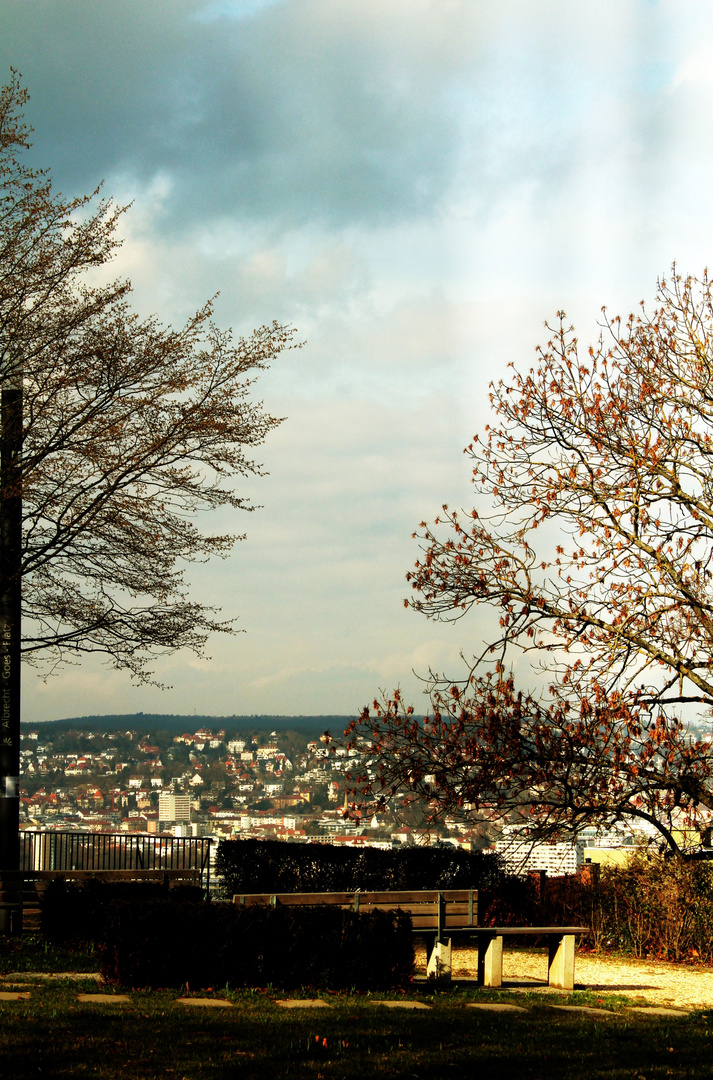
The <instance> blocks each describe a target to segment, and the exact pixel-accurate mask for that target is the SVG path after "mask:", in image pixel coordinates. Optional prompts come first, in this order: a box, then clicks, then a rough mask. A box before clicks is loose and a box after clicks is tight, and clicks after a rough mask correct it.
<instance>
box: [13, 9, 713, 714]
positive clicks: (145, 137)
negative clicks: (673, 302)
mask: <svg viewBox="0 0 713 1080" xmlns="http://www.w3.org/2000/svg"><path fill="white" fill-rule="evenodd" d="M11 67H13V68H15V69H17V70H18V71H19V72H20V73H21V74H22V77H23V81H24V84H25V85H26V86H27V88H28V89H29V92H30V95H31V100H30V102H29V104H28V106H27V109H26V118H27V120H28V121H29V123H30V124H31V125H32V127H33V128H34V136H33V139H34V145H33V148H32V151H31V156H30V158H29V159H28V161H29V162H30V163H32V164H34V165H38V166H43V167H49V168H50V170H51V172H52V176H53V180H54V186H55V189H56V190H58V191H61V192H63V193H64V194H65V195H66V196H74V195H78V194H82V193H86V192H88V191H91V190H93V189H94V188H95V187H96V185H97V184H99V183H100V182H101V181H103V182H104V192H105V193H106V194H107V195H112V196H114V197H115V198H116V199H117V200H118V201H119V202H123V203H126V202H132V204H133V205H132V208H131V210H130V211H129V212H128V213H127V215H126V216H125V218H124V222H123V225H122V235H123V239H124V243H123V247H122V249H121V252H120V254H119V256H118V258H117V260H116V262H115V264H114V267H113V270H114V271H115V272H116V274H120V275H124V276H128V277H130V278H131V280H132V282H133V285H134V294H133V304H134V307H135V309H136V310H137V311H138V312H139V313H140V314H141V315H150V314H156V315H158V316H159V317H160V319H161V320H162V321H164V322H165V323H172V324H180V323H182V322H183V321H184V320H185V319H186V318H188V317H189V316H190V314H192V312H193V311H195V310H196V309H197V308H198V307H199V306H200V305H201V304H202V303H203V302H204V301H205V300H206V299H207V298H208V297H210V296H212V295H214V294H215V293H219V296H218V299H217V302H216V315H217V320H218V322H219V323H220V324H221V325H223V326H232V327H233V328H234V329H235V331H236V332H237V333H239V334H245V335H247V334H249V333H250V332H251V330H252V329H253V328H254V327H257V326H259V325H262V324H263V323H265V322H271V321H272V320H273V319H276V320H277V321H278V322H280V323H287V324H290V325H293V326H294V327H296V330H297V337H298V338H299V340H300V341H303V342H304V347H303V348H302V349H301V350H299V351H291V352H288V353H285V354H282V355H281V356H280V357H279V358H278V359H277V361H276V362H275V364H274V365H273V367H272V368H271V369H270V370H269V371H268V372H266V373H264V374H263V375H262V376H261V378H260V380H259V384H258V387H257V388H256V393H257V395H258V396H259V398H260V399H261V400H263V401H264V403H265V406H266V408H267V409H268V411H270V412H271V413H272V414H273V415H277V416H284V417H285V418H286V419H285V420H284V423H283V424H282V425H281V426H280V428H279V429H277V431H275V432H273V433H272V434H271V435H270V437H269V439H268V441H267V442H266V443H265V445H264V447H262V448H260V453H259V459H260V460H261V461H262V462H263V463H264V466H265V468H266V469H267V470H268V472H269V475H268V476H266V477H263V478H261V479H257V478H251V479H250V480H249V481H245V482H244V483H243V487H242V488H241V489H240V490H241V491H243V492H244V494H245V495H246V496H247V497H249V498H250V499H252V500H253V501H254V502H256V503H258V504H260V505H261V507H262V508H261V509H260V510H259V511H258V512H257V513H255V514H251V515H242V517H241V516H240V515H236V516H235V518H234V519H233V518H230V519H228V518H226V517H220V516H217V517H214V518H212V519H210V520H208V519H206V520H205V521H204V522H203V525H204V527H205V528H207V529H211V530H213V529H215V530H216V531H217V530H219V529H222V528H224V527H225V526H226V523H227V526H228V527H229V528H232V529H234V530H235V531H236V532H243V531H245V532H246V534H247V535H246V539H245V540H244V541H242V542H241V543H240V544H238V545H237V546H236V548H235V550H234V553H233V555H232V556H231V558H230V559H229V560H227V561H224V562H223V561H220V562H217V563H211V564H208V565H206V566H201V567H197V568H193V569H192V570H191V571H190V580H191V583H192V595H193V597H194V598H195V599H198V600H201V601H203V602H205V603H211V604H215V605H218V606H220V607H221V608H222V612H223V616H224V617H226V618H233V617H235V618H237V619H238V622H237V624H236V625H237V626H238V627H239V628H240V629H241V630H242V631H244V633H240V634H238V635H236V636H234V637H226V636H222V635H220V636H218V637H216V638H213V639H212V640H211V641H210V643H209V647H208V654H209V655H208V656H207V657H206V658H203V659H198V658H196V657H194V656H193V655H192V654H184V653H177V654H174V655H172V656H169V657H164V658H162V659H161V660H160V661H159V662H158V663H157V665H156V667H155V670H156V674H157V676H158V678H160V679H161V681H162V682H165V683H169V684H171V686H172V689H169V690H159V689H157V688H154V687H146V686H142V687H135V686H133V685H132V683H131V680H130V679H129V677H128V676H127V675H126V674H124V673H122V672H118V671H115V670H113V669H112V668H110V667H107V666H106V665H103V664H102V663H101V662H100V661H99V660H98V659H94V658H90V659H88V660H85V661H83V662H82V663H81V664H79V665H77V666H71V667H68V668H65V669H63V670H62V671H60V672H59V673H58V674H55V675H53V676H52V677H51V678H49V679H47V680H43V678H41V677H40V676H39V675H38V674H37V673H35V672H33V671H32V670H31V669H30V670H29V671H28V672H27V675H26V678H25V683H24V690H23V693H24V703H23V718H24V719H25V720H28V721H39V720H53V719H57V718H61V717H67V716H77V715H88V714H102V713H116V712H134V711H138V710H142V711H144V712H161V713H192V712H194V711H195V712H197V713H198V714H215V715H234V714H239V715H245V714H247V715H251V714H262V715H265V714H283V715H284V714H287V715H290V714H312V715H313V714H343V715H356V714H357V713H358V712H359V711H360V709H361V708H362V707H363V706H364V705H366V704H368V703H369V702H370V701H371V700H372V699H373V698H374V697H375V696H377V695H378V694H379V692H380V690H386V691H389V690H391V689H393V688H394V687H396V686H400V687H401V689H402V692H403V693H404V695H405V696H406V697H407V698H408V699H409V700H412V701H414V702H415V703H416V704H417V707H419V705H423V704H424V703H423V702H422V698H421V694H422V690H423V681H422V680H423V677H424V676H426V675H427V673H428V670H429V668H432V669H434V670H438V671H446V672H449V673H450V674H451V675H453V676H455V675H459V674H461V673H462V670H463V667H462V665H463V660H462V659H461V653H462V654H463V655H464V656H466V657H467V656H470V655H472V654H473V653H474V652H476V651H478V649H479V646H480V644H481V642H482V639H483V635H484V634H485V633H486V626H487V617H486V616H485V615H481V614H480V613H476V614H474V615H473V614H471V615H470V616H469V617H468V618H467V619H464V620H461V621H459V622H456V623H454V624H443V623H434V622H431V621H429V620H428V619H426V618H425V617H424V616H423V615H420V614H418V613H416V612H414V611H413V610H411V609H408V608H405V607H404V603H403V601H404V598H405V597H407V596H408V593H409V587H408V585H407V583H406V580H405V575H406V572H407V571H408V570H409V568H410V567H411V566H412V565H413V563H414V561H415V560H416V558H417V555H418V546H417V542H416V541H415V540H414V539H413V538H412V533H413V532H414V530H415V529H416V528H417V527H418V525H419V523H420V522H421V521H422V520H429V521H430V520H433V518H434V517H435V516H436V515H437V513H438V511H439V508H440V507H441V505H442V504H443V503H444V502H447V503H449V504H450V505H453V506H468V505H469V504H470V502H471V492H470V482H469V470H468V465H467V461H466V459H465V458H464V457H463V454H462V450H463V448H464V447H465V446H466V445H467V444H468V443H469V442H470V440H471V439H472V437H473V435H475V434H476V433H477V432H479V431H481V432H482V430H483V428H484V426H485V424H486V423H487V422H488V386H489V383H490V382H491V380H493V379H499V378H501V377H504V376H505V375H506V373H507V366H508V364H510V363H513V364H515V366H517V367H526V366H529V365H530V363H531V362H532V361H533V359H534V355H535V353H534V350H535V347H536V345H537V344H538V343H542V342H543V341H544V340H545V335H546V332H545V330H544V326H543V324H544V321H545V320H546V319H551V318H552V317H553V316H554V313H555V312H556V311H557V310H559V309H564V310H565V311H566V312H567V315H568V317H569V318H570V319H571V320H572V321H573V322H574V323H575V325H576V326H577V329H578V331H579V333H580V339H581V340H588V339H590V338H594V337H596V333H597V327H596V321H597V318H598V317H599V313H600V311H601V307H602V305H607V307H608V309H609V310H610V312H617V311H618V312H621V313H622V314H628V312H629V311H631V310H633V309H634V308H635V306H636V304H637V303H638V302H639V301H640V300H642V299H648V300H651V299H653V296H654V293H655V287H656V281H657V278H659V277H660V276H662V275H665V274H666V273H667V272H668V271H669V270H670V268H671V265H672V263H673V262H674V261H675V263H676V264H677V266H678V269H679V270H680V271H682V272H684V273H693V274H700V273H701V272H702V270H703V269H704V268H705V267H706V266H707V265H709V264H710V262H711V253H712V252H713V199H712V198H711V177H712V176H713V124H712V123H711V117H712V116H713V5H712V4H711V3H710V2H709V0H676V2H675V3H673V2H668V0H658V2H657V0H579V2H577V3H573V2H572V0H498V3H492V0H112V3H98V2H96V0H1V2H0V72H2V73H3V74H2V78H1V79H0V81H3V82H5V81H7V78H8V77H9V73H10V68H11Z"/></svg>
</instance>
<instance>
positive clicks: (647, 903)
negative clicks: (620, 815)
mask: <svg viewBox="0 0 713 1080" xmlns="http://www.w3.org/2000/svg"><path fill="white" fill-rule="evenodd" d="M585 869H586V868H585ZM543 911H544V913H545V918H546V919H547V921H548V922H552V923H557V922H560V923H563V924H566V923H570V924H574V923H577V924H580V925H582V926H585V925H586V926H589V927H590V935H589V944H591V945H593V946H594V947H595V948H601V949H614V950H620V951H623V952H628V953H634V954H635V955H636V956H648V955H652V956H659V957H662V958H666V959H670V960H680V959H682V958H685V957H692V958H700V959H701V960H706V961H711V960H713V865H711V864H710V863H709V862H697V861H688V860H685V859H680V858H673V857H667V856H663V855H660V854H657V853H654V852H646V853H637V854H635V855H633V856H632V858H631V859H630V860H629V862H628V863H626V865H624V866H621V867H607V866H603V867H602V868H601V870H600V871H599V870H589V871H588V872H587V873H585V874H580V875H577V876H571V877H566V878H558V879H550V880H549V881H548V882H547V888H546V894H545V898H544V906H543Z"/></svg>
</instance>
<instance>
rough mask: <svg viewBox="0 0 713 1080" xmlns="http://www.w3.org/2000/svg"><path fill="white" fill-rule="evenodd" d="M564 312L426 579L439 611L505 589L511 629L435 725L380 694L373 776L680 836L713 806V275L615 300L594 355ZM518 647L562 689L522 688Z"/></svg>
mask: <svg viewBox="0 0 713 1080" xmlns="http://www.w3.org/2000/svg"><path fill="white" fill-rule="evenodd" d="M548 330H549V331H550V334H551V336H550V339H549V341H548V343H547V345H546V346H545V347H543V348H540V349H538V362H537V364H536V366H534V367H533V368H532V369H530V370H529V371H528V372H527V373H525V374H521V373H519V372H518V371H516V370H514V369H513V371H512V375H511V377H510V378H508V379H506V380H503V381H501V382H499V383H497V384H495V385H493V386H492V388H491V390H492V392H491V402H492V406H493V411H494V421H493V423H492V424H491V425H490V426H489V427H488V428H487V429H486V434H485V437H484V438H483V439H480V438H476V439H474V441H473V443H472V444H471V445H470V446H469V447H468V448H467V449H466V451H465V452H466V454H467V455H468V456H469V458H470V459H471V462H472V465H473V484H474V487H475V491H476V493H477V508H476V509H473V510H472V511H470V512H469V513H464V512H460V513H459V512H456V511H453V510H451V509H449V508H448V507H445V506H444V507H443V512H442V514H441V515H440V516H439V517H438V518H437V519H436V521H435V523H434V525H433V526H428V525H426V524H425V523H422V526H421V529H422V531H421V533H420V534H417V536H418V538H419V539H420V541H421V544H422V555H421V557H420V558H419V560H418V562H417V563H416V566H415V569H414V570H413V571H412V572H411V573H410V574H409V575H408V579H409V580H410V582H411V585H412V587H413V589H414V591H415V594H416V595H415V598H414V599H413V600H412V601H411V605H412V606H413V607H414V608H415V609H416V610H417V611H421V612H423V613H424V614H426V615H427V616H429V617H431V618H435V619H449V620H452V619H459V618H461V617H462V616H464V615H465V614H466V613H467V612H468V611H470V609H471V608H473V607H475V606H477V605H481V604H485V605H488V606H489V607H490V608H491V609H494V610H495V612H496V613H497V616H498V620H499V629H498V631H497V632H496V633H495V634H493V636H492V638H491V639H490V640H488V641H487V642H486V644H485V646H484V648H483V649H482V650H481V652H480V653H479V654H478V655H477V656H476V657H475V659H474V663H473V666H472V667H471V668H470V670H469V672H468V674H467V676H466V677H465V678H464V679H463V680H462V681H460V682H456V683H452V682H450V681H448V680H447V679H445V678H436V677H434V678H432V680H431V683H430V694H431V705H432V710H431V713H430V715H429V717H427V718H426V719H424V720H423V721H420V720H417V719H416V718H415V714H414V712H413V710H412V708H410V707H405V706H404V704H403V703H402V702H401V700H400V696H399V695H398V694H396V695H394V696H393V697H392V698H391V699H385V700H382V701H380V702H375V703H374V707H373V709H371V710H369V709H365V710H364V712H363V713H362V716H361V719H360V720H359V721H358V722H356V723H355V724H354V725H353V727H352V737H353V739H354V740H356V741H358V742H360V744H361V745H362V746H363V745H365V743H364V740H365V739H366V745H367V746H368V747H370V749H371V756H372V768H371V770H370V774H369V775H367V774H365V777H364V778H362V780H363V785H365V786H366V787H369V788H370V789H371V790H372V791H374V792H376V793H377V794H380V795H381V797H386V796H388V794H389V793H390V792H393V791H395V790H397V789H400V788H404V787H406V788H410V789H411V790H412V791H414V792H415V793H417V794H418V795H419V796H421V797H423V798H425V799H426V800H427V802H428V803H429V805H430V807H431V812H432V815H433V816H434V817H436V818H437V817H439V816H442V815H444V814H446V813H451V814H453V813H463V814H466V815H468V814H470V815H472V814H473V813H475V812H481V813H483V814H486V815H489V816H491V817H492V816H495V817H498V816H500V817H504V818H508V819H509V820H512V819H513V818H517V819H518V820H521V821H525V822H527V823H528V825H529V827H530V830H531V832H532V835H534V836H540V837H544V836H555V835H557V834H559V833H561V832H562V831H563V830H570V831H571V830H574V831H577V830H578V829H581V828H582V827H583V826H584V825H586V824H592V823H598V824H601V825H606V824H611V823H613V822H614V821H620V820H622V819H629V820H632V821H634V822H635V821H637V820H639V821H642V822H643V821H645V822H647V823H648V824H649V825H651V826H654V827H655V828H656V829H657V830H658V832H659V833H660V835H661V837H662V838H663V840H664V841H665V843H666V844H667V845H668V847H670V848H671V849H674V850H675V849H676V848H677V846H678V841H677V837H676V830H675V826H676V825H677V823H680V822H681V821H682V820H688V821H689V822H690V823H691V824H692V825H695V823H696V821H697V818H698V816H699V813H700V808H701V807H703V808H707V809H713V777H712V776H711V755H710V751H709V743H708V740H707V738H703V739H702V740H700V739H697V738H695V737H694V736H693V734H691V733H689V729H688V721H689V720H691V719H692V718H693V717H694V715H695V716H697V717H700V718H707V717H708V716H709V715H710V709H711V706H713V282H712V281H711V279H710V278H709V277H708V275H707V273H706V274H704V276H703V277H702V278H701V279H700V280H698V279H695V278H690V277H689V278H682V277H681V276H679V275H678V274H677V273H676V271H675V268H674V270H673V272H672V276H671V278H670V280H668V281H666V280H662V281H660V282H659V285H658V292H657V299H656V304H655V307H654V309H653V310H652V311H648V310H647V308H646V307H645V305H643V304H642V306H641V310H640V312H639V313H638V314H635V315H631V316H630V317H629V318H628V319H626V320H623V319H621V318H610V317H608V316H607V313H606V310H605V311H604V319H603V323H602V332H601V336H600V338H599V341H598V342H597V344H596V345H595V346H594V347H591V348H589V349H588V350H587V352H586V355H582V354H581V352H580V349H579V345H578V342H577V338H576V336H575V333H574V330H573V328H572V327H571V326H568V325H567V323H566V319H565V315H564V313H563V312H560V313H558V316H557V321H556V323H555V324H554V325H552V326H549V325H548ZM555 530H556V535H555V538H554V541H551V538H552V536H553V534H554V533H555ZM514 651H517V652H520V653H524V654H526V655H527V656H530V657H531V658H532V657H534V658H535V660H536V662H537V663H536V666H537V667H539V668H540V670H541V672H543V673H544V674H545V676H546V682H545V688H543V689H542V690H541V691H540V692H538V693H534V692H531V693H529V694H524V693H518V692H517V691H516V688H515V686H514V682H513V679H512V675H511V674H510V665H511V658H512V657H513V652H514ZM369 776H370V777H371V778H369Z"/></svg>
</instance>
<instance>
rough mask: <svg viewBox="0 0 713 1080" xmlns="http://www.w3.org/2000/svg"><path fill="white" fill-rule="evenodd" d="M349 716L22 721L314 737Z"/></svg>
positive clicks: (61, 726) (56, 726)
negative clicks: (202, 729)
mask: <svg viewBox="0 0 713 1080" xmlns="http://www.w3.org/2000/svg"><path fill="white" fill-rule="evenodd" d="M353 719H354V717H353V716H198V715H196V716H194V715H193V714H192V713H191V714H190V715H188V716H182V715H177V714H175V713H144V712H138V713H115V714H109V715H107V716H71V717H65V718H64V719H62V720H45V721H44V722H43V723H41V724H38V723H29V722H26V723H25V724H24V725H23V726H24V727H25V728H36V727H39V728H40V729H41V730H42V731H58V732H59V731H91V730H92V729H93V728H99V729H101V730H102V731H170V732H172V733H173V734H175V735H180V734H182V733H183V732H191V733H192V732H194V731H198V729H199V728H202V727H206V728H208V730H210V731H217V730H219V729H220V728H225V730H226V733H228V734H231V733H233V732H234V733H236V734H237V733H238V732H240V733H247V734H249V733H250V732H261V731H299V732H300V733H301V734H304V735H307V736H308V737H312V738H317V737H318V736H319V735H321V734H322V732H323V731H330V732H331V733H332V735H335V736H338V735H341V734H342V732H343V731H344V728H345V727H346V726H347V724H349V723H350V721H351V720H353Z"/></svg>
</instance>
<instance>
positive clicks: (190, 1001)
mask: <svg viewBox="0 0 713 1080" xmlns="http://www.w3.org/2000/svg"><path fill="white" fill-rule="evenodd" d="M176 1004H177V1005H200V1006H204V1007H205V1006H207V1007H208V1008H209V1009H210V1008H213V1009H232V1008H233V1003H232V1001H225V1000H224V999H223V998H185V997H184V998H176Z"/></svg>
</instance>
